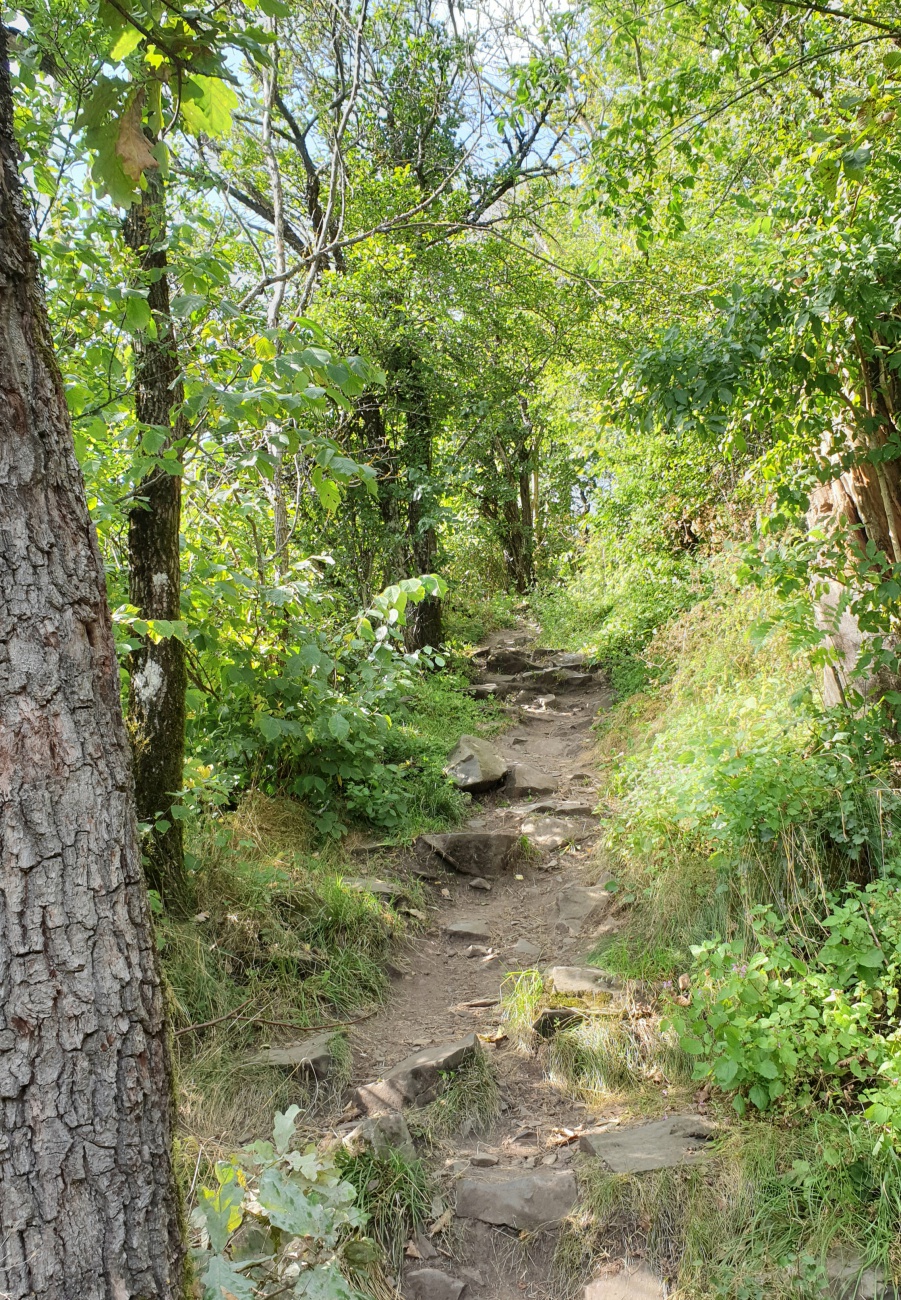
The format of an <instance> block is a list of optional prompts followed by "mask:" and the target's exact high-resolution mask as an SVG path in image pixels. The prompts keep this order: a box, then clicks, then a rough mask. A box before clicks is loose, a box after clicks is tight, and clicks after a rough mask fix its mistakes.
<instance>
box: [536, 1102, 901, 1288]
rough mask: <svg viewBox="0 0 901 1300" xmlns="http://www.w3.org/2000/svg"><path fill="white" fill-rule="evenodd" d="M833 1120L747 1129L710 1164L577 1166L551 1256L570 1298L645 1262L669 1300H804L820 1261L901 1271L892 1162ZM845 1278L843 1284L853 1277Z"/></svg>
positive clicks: (822, 1268) (729, 1135)
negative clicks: (572, 1208) (610, 1273)
mask: <svg viewBox="0 0 901 1300" xmlns="http://www.w3.org/2000/svg"><path fill="white" fill-rule="evenodd" d="M873 1138H874V1135H873V1134H872V1133H871V1132H868V1131H867V1130H866V1128H861V1127H858V1126H855V1125H853V1124H851V1123H849V1122H848V1121H847V1120H846V1119H844V1118H842V1117H840V1116H830V1115H821V1116H817V1117H815V1118H814V1120H813V1121H812V1122H811V1123H809V1124H807V1125H804V1126H800V1127H791V1126H781V1125H780V1126H776V1125H770V1124H765V1123H760V1122H757V1123H746V1124H743V1125H740V1126H735V1127H733V1128H731V1129H729V1130H726V1131H724V1132H723V1134H722V1136H721V1137H720V1138H719V1139H718V1140H717V1141H716V1142H715V1144H714V1149H713V1152H712V1154H711V1155H710V1157H709V1158H707V1159H705V1160H703V1161H701V1162H700V1163H698V1164H695V1165H692V1166H690V1167H682V1168H677V1169H661V1170H658V1171H656V1172H652V1173H644V1174H641V1175H640V1176H637V1175H628V1174H610V1173H607V1172H605V1171H604V1170H603V1168H602V1167H601V1165H600V1162H599V1161H597V1160H584V1161H583V1162H582V1163H581V1164H580V1167H579V1169H578V1177H579V1183H580V1188H581V1204H580V1206H579V1208H578V1209H577V1210H576V1212H575V1213H574V1215H573V1216H572V1217H571V1219H570V1222H569V1224H568V1225H567V1227H566V1229H565V1231H564V1233H563V1235H562V1237H561V1240H560V1244H559V1247H558V1251H557V1259H556V1265H557V1269H558V1270H559V1274H560V1278H561V1282H562V1283H563V1284H564V1286H565V1287H569V1288H572V1289H573V1290H574V1289H575V1286H576V1285H577V1284H578V1283H579V1282H581V1281H584V1279H585V1278H586V1277H588V1276H591V1274H592V1273H597V1272H598V1271H600V1269H601V1267H602V1266H603V1263H604V1261H605V1260H610V1259H612V1260H616V1259H617V1258H620V1257H623V1256H625V1257H631V1258H636V1257H638V1258H645V1259H646V1260H647V1261H648V1263H649V1264H650V1265H651V1267H652V1268H654V1270H655V1271H656V1272H658V1273H659V1274H660V1275H661V1276H663V1277H665V1278H667V1279H668V1280H669V1282H670V1287H671V1290H670V1291H669V1293H668V1294H670V1295H671V1296H672V1297H673V1300H788V1297H792V1300H807V1298H808V1297H809V1298H810V1300H813V1297H821V1296H825V1295H826V1294H828V1293H829V1291H828V1283H827V1273H826V1261H827V1257H829V1258H830V1265H831V1266H833V1267H834V1264H835V1262H836V1261H840V1260H841V1259H844V1260H846V1261H848V1260H855V1261H856V1269H857V1270H861V1271H862V1270H863V1269H865V1268H869V1267H875V1268H878V1269H880V1270H882V1271H884V1273H885V1274H886V1275H887V1276H894V1277H897V1276H898V1274H899V1272H901V1249H899V1242H901V1236H899V1231H901V1158H899V1156H898V1155H897V1154H896V1153H895V1152H893V1151H891V1150H883V1151H882V1152H881V1153H880V1154H879V1155H874V1154H873V1146H874V1141H873ZM854 1271H856V1270H854V1269H852V1270H851V1276H852V1277H853V1275H854Z"/></svg>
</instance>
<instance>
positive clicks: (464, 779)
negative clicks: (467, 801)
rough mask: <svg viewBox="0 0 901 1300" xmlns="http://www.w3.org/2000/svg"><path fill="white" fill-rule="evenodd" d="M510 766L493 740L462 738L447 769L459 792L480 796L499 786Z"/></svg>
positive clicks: (448, 762) (475, 737)
mask: <svg viewBox="0 0 901 1300" xmlns="http://www.w3.org/2000/svg"><path fill="white" fill-rule="evenodd" d="M507 766H508V765H507V760H506V759H505V758H504V756H503V754H502V753H501V752H500V750H499V749H498V748H497V747H496V746H495V745H492V743H491V741H490V740H483V739H482V738H481V737H480V736H461V737H460V739H459V741H458V743H457V746H456V748H455V749H454V752H453V753H452V754H451V756H450V758H449V759H448V760H447V766H446V767H445V769H444V770H445V772H446V773H447V775H448V776H449V777H450V779H451V780H452V781H453V783H454V785H455V786H457V788H458V789H460V790H468V791H469V793H470V794H479V793H481V792H482V791H483V790H491V789H493V788H494V787H495V786H496V785H500V783H501V781H503V779H504V777H505V776H506V775H507Z"/></svg>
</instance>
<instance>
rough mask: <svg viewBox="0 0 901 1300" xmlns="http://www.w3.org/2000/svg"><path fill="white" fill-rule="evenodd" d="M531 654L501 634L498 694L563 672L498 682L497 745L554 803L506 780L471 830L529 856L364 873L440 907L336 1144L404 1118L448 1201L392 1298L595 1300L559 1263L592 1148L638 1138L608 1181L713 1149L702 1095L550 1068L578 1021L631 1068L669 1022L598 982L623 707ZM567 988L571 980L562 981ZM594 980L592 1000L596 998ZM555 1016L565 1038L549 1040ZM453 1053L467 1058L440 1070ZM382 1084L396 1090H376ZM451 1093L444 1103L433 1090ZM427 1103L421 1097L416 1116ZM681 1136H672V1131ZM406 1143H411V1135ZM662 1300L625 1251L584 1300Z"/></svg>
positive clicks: (382, 1018) (492, 648)
mask: <svg viewBox="0 0 901 1300" xmlns="http://www.w3.org/2000/svg"><path fill="white" fill-rule="evenodd" d="M533 642H534V634H533V633H531V632H529V631H527V630H526V631H517V632H501V633H498V634H495V635H494V637H493V638H492V640H491V643H490V645H489V646H488V647H487V653H486V654H485V655H484V657H483V662H484V660H485V659H487V663H488V668H487V669H486V670H485V671H483V673H482V678H483V680H484V681H497V680H498V679H499V677H498V672H497V670H496V665H498V664H500V665H501V666H502V667H503V665H504V663H505V662H506V661H507V660H508V661H509V663H508V667H511V666H512V667H513V668H515V667H516V662H515V661H516V658H517V656H522V655H525V656H529V655H532V656H534V657H535V658H539V657H540V662H541V666H542V668H543V669H544V671H545V675H546V674H547V672H549V671H559V670H560V669H562V672H560V677H561V680H560V681H559V682H558V683H555V685H554V686H553V688H552V689H548V688H547V686H546V684H545V685H541V682H540V679H539V680H538V682H535V681H534V679H533V682H532V684H531V687H530V686H529V685H528V684H527V685H526V686H525V687H523V688H522V689H519V686H518V682H517V681H516V680H514V682H513V684H512V686H511V685H510V682H509V674H508V675H507V677H502V678H501V680H502V681H504V683H505V685H504V689H507V690H509V691H510V692H511V694H510V696H508V713H509V715H510V725H509V727H508V729H507V730H506V731H505V732H504V733H503V734H502V735H501V736H499V737H497V738H496V740H495V741H494V742H493V743H494V744H495V746H496V748H497V749H499V750H500V753H501V754H502V755H503V758H504V759H505V760H506V762H507V763H508V764H509V766H510V769H511V773H512V774H513V775H514V776H515V775H516V774H517V773H522V772H523V767H522V765H527V766H528V768H529V769H532V780H533V782H534V781H535V777H536V775H537V774H541V775H542V776H544V777H545V778H548V779H547V781H546V785H547V786H548V787H551V786H553V787H554V788H553V791H552V792H551V793H547V794H534V795H522V796H519V795H517V794H516V791H515V788H514V789H511V788H510V780H511V777H510V776H508V778H507V785H506V786H503V787H500V788H498V789H496V790H494V791H492V792H490V793H487V794H484V795H481V796H476V799H475V800H474V804H473V816H472V817H471V818H470V820H469V822H468V824H467V826H466V827H464V828H461V829H463V830H465V831H468V832H472V833H473V834H474V835H476V836H485V837H486V841H485V842H486V843H488V842H490V841H492V840H493V838H494V837H495V836H497V835H498V834H499V833H501V834H502V833H505V832H513V833H514V834H515V836H516V837H517V840H516V843H517V849H516V852H515V854H514V855H513V856H512V858H511V860H510V863H509V864H508V866H507V869H506V870H502V871H500V872H498V873H497V874H492V875H490V876H489V875H488V874H487V872H486V878H485V880H484V881H482V882H481V883H479V882H477V879H476V878H474V877H473V876H471V875H467V874H460V873H458V872H457V871H455V870H454V869H453V868H452V867H451V866H450V865H449V864H448V863H447V862H446V861H444V860H443V859H442V857H441V856H440V853H434V852H432V851H431V850H430V841H429V837H426V838H425V839H424V840H421V841H419V844H418V849H419V854H418V857H416V858H411V857H410V856H409V855H407V856H406V857H405V856H404V855H403V854H400V853H398V854H395V855H394V856H392V855H390V854H385V853H384V852H374V853H372V854H371V855H370V856H369V858H368V860H367V862H366V866H365V868H364V869H361V876H362V877H363V879H364V880H366V879H369V880H375V878H379V879H381V878H384V877H387V878H388V879H389V880H391V879H394V880H397V879H399V878H401V879H402V878H403V876H404V875H415V876H416V877H418V878H419V879H420V880H425V881H426V882H428V883H427V889H428V893H429V895H430V897H429V902H428V907H429V914H428V922H427V924H426V925H425V928H424V929H423V930H422V931H421V932H420V933H418V934H417V935H415V936H414V937H413V938H412V939H410V940H409V941H408V943H407V946H406V948H405V950H404V952H403V953H402V954H401V955H400V957H399V959H398V964H397V966H396V967H395V969H394V970H393V975H392V988H391V992H390V994H389V997H388V999H387V1002H386V1003H385V1005H384V1006H383V1007H382V1008H381V1009H380V1010H379V1011H378V1013H377V1014H376V1015H375V1016H373V1017H371V1018H369V1019H367V1020H365V1021H364V1022H362V1023H361V1024H359V1025H357V1026H355V1027H354V1028H353V1029H352V1030H351V1035H350V1047H351V1056H352V1066H351V1069H352V1079H351V1084H352V1086H353V1087H354V1088H355V1089H361V1088H362V1091H355V1092H354V1093H353V1098H354V1100H353V1101H352V1102H351V1104H350V1106H349V1107H348V1108H347V1110H346V1111H345V1112H344V1113H343V1114H342V1115H341V1116H335V1117H334V1119H333V1124H332V1127H333V1130H334V1133H335V1136H336V1137H337V1138H338V1139H340V1140H345V1141H346V1140H347V1139H348V1136H349V1134H351V1133H352V1132H353V1130H354V1129H355V1127H356V1126H357V1125H359V1123H360V1121H361V1119H365V1113H368V1114H369V1115H373V1114H376V1115H377V1114H378V1113H379V1112H383V1111H390V1110H392V1109H400V1110H402V1112H403V1114H404V1116H405V1118H406V1121H407V1124H408V1126H409V1131H410V1132H411V1133H412V1135H413V1138H414V1139H415V1140H416V1144H417V1148H418V1150H419V1152H420V1153H421V1154H423V1155H424V1156H425V1159H426V1162H427V1164H429V1166H430V1167H431V1169H432V1172H433V1174H434V1179H435V1182H434V1186H436V1187H437V1188H439V1189H440V1190H439V1192H438V1194H437V1195H436V1196H435V1197H434V1198H433V1200H432V1204H431V1212H432V1213H431V1220H430V1222H429V1223H428V1224H426V1225H425V1226H424V1228H423V1230H421V1231H419V1232H418V1233H416V1234H413V1235H412V1236H411V1239H410V1242H409V1243H408V1245H407V1249H406V1258H405V1260H404V1270H403V1278H402V1279H400V1278H398V1279H397V1280H398V1282H399V1283H400V1286H401V1289H402V1290H403V1294H404V1295H405V1296H407V1297H410V1298H411V1300H458V1297H462V1298H463V1300H513V1297H516V1298H517V1300H519V1298H520V1297H530V1298H533V1297H534V1298H536V1300H537V1298H538V1297H549V1296H558V1297H559V1296H562V1295H566V1294H569V1295H581V1294H583V1288H584V1287H585V1285H586V1278H585V1276H584V1268H583V1270H582V1273H581V1275H579V1271H578V1269H577V1270H576V1271H575V1273H572V1271H571V1272H570V1274H569V1275H567V1274H566V1273H565V1271H564V1272H561V1269H560V1267H559V1255H560V1249H559V1245H560V1238H561V1232H562V1231H565V1229H563V1228H562V1227H561V1225H562V1224H563V1223H564V1221H565V1220H566V1219H567V1218H568V1217H569V1216H570V1215H571V1214H572V1212H573V1211H574V1210H575V1208H576V1204H577V1201H578V1183H577V1179H576V1177H575V1174H574V1170H575V1169H577V1168H578V1167H579V1166H580V1163H584V1162H585V1161H586V1160H594V1161H597V1160H598V1158H599V1155H600V1149H601V1148H600V1146H599V1149H598V1155H593V1153H592V1150H591V1139H592V1136H593V1135H594V1136H596V1137H597V1138H598V1139H604V1140H606V1141H608V1142H610V1141H612V1142H614V1144H616V1143H617V1140H618V1139H619V1138H621V1136H622V1135H623V1133H624V1132H625V1131H626V1129H628V1130H629V1131H630V1132H631V1131H632V1127H633V1125H634V1126H636V1128H637V1127H638V1126H640V1127H641V1132H636V1133H635V1134H633V1137H636V1138H637V1144H636V1142H634V1141H633V1142H632V1145H631V1147H630V1145H629V1142H626V1143H625V1148H624V1149H623V1150H620V1149H619V1147H620V1146H621V1145H622V1144H621V1143H620V1144H619V1146H616V1149H614V1148H611V1150H610V1153H608V1154H609V1159H605V1160H604V1164H603V1167H604V1168H607V1167H610V1168H613V1169H615V1170H623V1171H630V1170H634V1169H638V1170H641V1169H644V1168H656V1167H659V1165H660V1164H664V1165H674V1164H677V1163H680V1162H683V1161H691V1160H692V1158H693V1157H694V1156H696V1155H699V1154H700V1149H701V1148H702V1147H703V1145H704V1143H703V1136H704V1134H705V1133H706V1132H707V1128H706V1125H707V1121H706V1120H704V1119H703V1118H701V1117H699V1115H698V1108H697V1106H696V1105H695V1103H694V1101H693V1098H692V1094H691V1092H690V1091H689V1090H688V1089H687V1088H685V1087H683V1088H682V1089H681V1090H680V1089H678V1088H673V1087H671V1086H668V1080H667V1078H666V1075H665V1074H664V1073H661V1072H658V1073H657V1074H656V1075H655V1074H654V1072H653V1071H650V1073H649V1075H648V1078H649V1080H650V1084H649V1087H650V1091H649V1089H648V1087H643V1088H641V1089H640V1090H639V1091H638V1092H637V1093H634V1094H630V1093H629V1092H627V1091H624V1092H620V1093H617V1092H606V1091H604V1090H599V1089H598V1086H597V1083H595V1085H594V1087H588V1088H586V1087H583V1086H580V1084H579V1082H578V1079H576V1078H575V1077H574V1072H573V1070H572V1069H567V1068H566V1062H565V1060H563V1059H562V1058H561V1057H560V1054H559V1053H557V1056H556V1058H555V1054H554V1043H553V1039H554V1036H555V1034H554V1031H555V1029H557V1028H561V1027H562V1026H563V1025H564V1023H565V1020H566V1017H567V1016H569V1015H572V1016H573V1017H574V1022H575V1023H581V1024H582V1026H583V1027H587V1031H588V1033H589V1034H590V1033H591V1031H592V1029H594V1028H595V1027H597V1029H598V1032H603V1031H604V1027H605V1026H607V1025H611V1026H613V1025H615V1026H616V1033H618V1034H619V1035H620V1040H621V1045H622V1043H625V1045H626V1047H627V1048H628V1049H629V1050H632V1051H635V1050H638V1051H641V1050H642V1040H643V1039H644V1040H647V1039H648V1038H649V1037H651V1038H653V1036H654V1034H655V1032H656V1029H655V1027H654V1026H655V1025H656V1021H655V1020H654V1018H653V1016H652V1013H651V1011H650V1009H649V1008H647V1007H644V1006H642V1005H641V1001H640V999H637V998H636V991H635V990H630V989H623V988H622V987H621V986H619V982H618V981H615V980H611V981H610V982H609V983H608V984H607V985H606V986H605V984H604V981H603V976H602V974H601V972H598V971H593V970H592V969H591V968H589V967H588V958H589V955H590V953H591V952H592V951H593V950H595V949H596V948H597V947H598V944H599V942H601V940H602V939H603V937H604V936H605V935H609V934H611V933H613V932H615V929H616V925H617V921H616V914H615V911H616V910H615V906H614V903H615V898H614V895H613V894H610V893H608V892H607V891H606V890H605V889H604V884H605V880H606V876H605V875H604V873H603V871H602V869H601V867H600V866H599V861H600V859H599V855H598V852H597V848H598V845H597V841H598V837H599V833H600V823H599V820H598V818H597V816H596V815H595V813H594V809H595V805H596V804H597V799H598V794H597V789H598V782H599V777H598V769H597V759H596V754H595V749H594V743H593V742H594V736H593V732H592V728H593V726H594V724H595V722H596V720H597V718H598V715H599V714H600V713H601V712H602V711H603V710H605V709H607V708H608V707H609V691H608V688H607V686H606V684H605V682H604V681H603V679H601V678H600V677H597V676H595V675H593V674H590V675H586V674H585V673H582V672H573V671H572V669H573V667H574V665H573V664H572V663H571V662H568V661H567V657H566V656H557V657H552V656H550V655H549V654H548V652H537V651H534V649H533V644H532V643H533ZM568 658H569V659H570V660H571V658H572V657H568ZM492 666H495V670H494V671H492ZM526 678H527V679H528V674H526ZM511 700H512V702H510V701H511ZM558 805H559V806H558ZM431 843H432V844H437V845H438V847H439V848H440V847H441V846H442V843H443V841H442V839H441V837H432V839H431ZM520 845H522V847H520ZM376 883H377V882H376ZM486 886H487V887H486ZM554 968H566V970H568V971H569V972H570V974H569V975H565V974H561V973H558V974H557V976H556V978H555V977H554V976H553V975H552V974H550V972H552V971H553V970H554ZM520 972H534V973H533V974H532V975H519V976H518V973H520ZM580 972H581V973H580ZM573 979H574V980H575V984H574V985H573V986H572V988H571V989H569V996H567V990H568V987H569V986H568V984H567V980H573ZM580 980H581V981H582V983H583V984H584V983H585V981H587V985H586V987H585V988H582V989H581V991H580V989H579V987H578V985H579V981H580ZM594 980H597V981H599V983H598V984H597V987H596V989H595V988H592V981H594ZM587 989H590V990H591V991H590V992H589V991H586V990H587ZM518 1002H520V1003H521V1006H519V1008H518V1009H517V1003H518ZM547 1007H552V1008H553V1007H556V1008H557V1010H556V1012H551V1013H549V1012H548V1011H547V1010H545V1011H544V1015H545V1017H546V1019H545V1023H544V1026H543V1029H544V1034H543V1035H542V1033H535V1032H534V1030H533V1029H532V1028H531V1024H532V1020H533V1017H534V1016H535V1015H536V1014H539V1012H540V1009H541V1008H547ZM549 1014H550V1016H551V1020H548V1019H547V1017H548V1015H549ZM554 1014H556V1015H558V1016H561V1017H562V1018H563V1019H562V1020H560V1021H558V1022H556V1023H554V1022H553V1020H552V1017H553V1015H554ZM602 1022H603V1024H602ZM623 1025H625V1026H626V1028H625V1029H623ZM473 1035H475V1038H474V1039H473V1037H472V1036H473ZM623 1035H625V1037H624V1038H623ZM570 1037H571V1036H570V1034H569V1033H566V1034H560V1035H559V1036H558V1038H559V1039H561V1040H562V1039H564V1038H565V1039H570ZM451 1045H454V1046H456V1047H457V1048H459V1049H460V1050H457V1051H455V1052H451V1051H445V1048H447V1047H449V1046H451ZM645 1046H646V1043H645ZM594 1047H595V1048H597V1047H598V1042H597V1039H596V1038H595V1041H594ZM436 1049H437V1050H436ZM590 1049H591V1045H590V1044H589V1050H590ZM577 1050H578V1049H577ZM461 1051H462V1062H461V1061H458V1060H457V1057H459V1056H460V1055H461ZM474 1054H478V1055H479V1060H478V1062H477V1063H476V1062H474V1060H473V1055H474ZM417 1055H418V1057H419V1060H418V1063H417ZM564 1056H565V1053H564ZM399 1064H402V1068H401V1070H400V1071H399V1072H398V1070H397V1067H398V1065H399ZM486 1064H487V1065H488V1066H489V1067H490V1068H489V1069H488V1070H486V1069H485V1065H486ZM436 1071H437V1073H436ZM455 1071H459V1073H458V1074H457V1075H456V1077H457V1079H458V1081H459V1084H460V1087H458V1089H457V1095H455V1096H454V1094H453V1079H454V1075H455ZM386 1078H387V1080H388V1086H387V1087H386V1085H385V1084H384V1083H379V1082H378V1081H379V1080H385V1079H386ZM411 1078H412V1079H413V1084H412V1086H411V1085H410V1079H411ZM392 1080H394V1081H395V1082H398V1083H399V1086H400V1089H401V1091H403V1089H404V1088H405V1087H406V1089H407V1092H406V1095H405V1096H403V1097H401V1098H400V1099H396V1098H392V1097H391V1096H390V1086H391V1083H392ZM436 1080H437V1092H438V1099H437V1100H435V1092H436V1089H435V1088H430V1087H429V1086H428V1085H429V1084H430V1083H432V1082H435V1081H436ZM644 1082H647V1079H646V1080H644ZM367 1085H373V1087H371V1088H367ZM417 1088H421V1095H420V1096H413V1094H414V1093H415V1092H416V1089H417ZM442 1089H443V1090H444V1094H445V1097H446V1098H451V1097H453V1100H452V1102H451V1103H450V1106H451V1110H452V1111H453V1114H447V1103H445V1113H444V1122H443V1123H442V1122H441V1121H442V1109H441V1108H442V1099H441V1096H442ZM461 1094H462V1095H461ZM345 1095H346V1094H345ZM386 1099H387V1100H386ZM411 1100H412V1101H413V1104H412V1105H406V1104H405V1103H406V1102H409V1101H411ZM423 1102H426V1103H428V1102H431V1103H433V1104H430V1105H425V1106H423V1104H422V1103H423ZM701 1109H702V1110H703V1105H702V1107H701ZM680 1116H681V1117H683V1118H682V1119H681V1120H679V1121H678V1122H676V1123H675V1132H674V1131H673V1124H670V1123H669V1121H670V1120H674V1119H678V1117H680ZM689 1116H693V1117H694V1118H693V1120H692V1119H690V1118H685V1117H689ZM654 1117H657V1118H658V1119H661V1118H662V1119H663V1121H664V1123H663V1124H662V1126H661V1125H659V1124H657V1125H655V1124H653V1119H654ZM649 1121H650V1124H651V1126H649ZM378 1122H379V1121H376V1123H378ZM680 1123H681V1129H680V1127H679V1124H680ZM386 1131H387V1130H386ZM605 1134H606V1138H604V1135H605ZM405 1136H406V1134H403V1135H402V1137H405ZM392 1140H395V1141H399V1140H401V1139H398V1138H397V1134H396V1131H395V1132H394V1136H393V1138H392ZM580 1152H581V1153H580ZM657 1157H659V1159H657ZM635 1269H638V1271H637V1272H635ZM662 1294H663V1289H662V1283H661V1282H659V1281H657V1280H656V1279H655V1278H653V1276H652V1275H651V1274H650V1273H649V1272H646V1271H645V1270H644V1268H643V1267H641V1265H640V1261H636V1260H634V1259H632V1260H628V1259H627V1258H622V1257H621V1258H616V1257H615V1246H614V1247H611V1254H610V1258H609V1260H608V1261H607V1262H606V1277H604V1278H601V1279H595V1280H594V1281H592V1282H591V1283H590V1285H588V1289H587V1290H585V1291H584V1295H585V1296H586V1298H587V1300H589V1298H590V1300H617V1297H621V1296H622V1297H625V1296H631V1297H634V1298H635V1300H640V1298H641V1297H645V1296H647V1297H651V1296H660V1295H662Z"/></svg>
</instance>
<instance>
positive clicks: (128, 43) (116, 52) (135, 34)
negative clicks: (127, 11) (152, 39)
mask: <svg viewBox="0 0 901 1300" xmlns="http://www.w3.org/2000/svg"><path fill="white" fill-rule="evenodd" d="M143 39H144V37H143V35H142V33H141V32H139V31H138V29H137V27H131V26H129V27H125V28H123V30H122V32H121V33H120V35H119V36H118V38H117V39H116V41H115V42H114V43H113V47H112V49H111V50H110V52H109V55H108V56H107V57H108V59H109V61H110V63H119V62H120V60H122V59H127V58H128V56H129V54H131V52H132V51H133V50H136V49H137V48H138V46H139V45H140V44H141V41H142V40H143Z"/></svg>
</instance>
